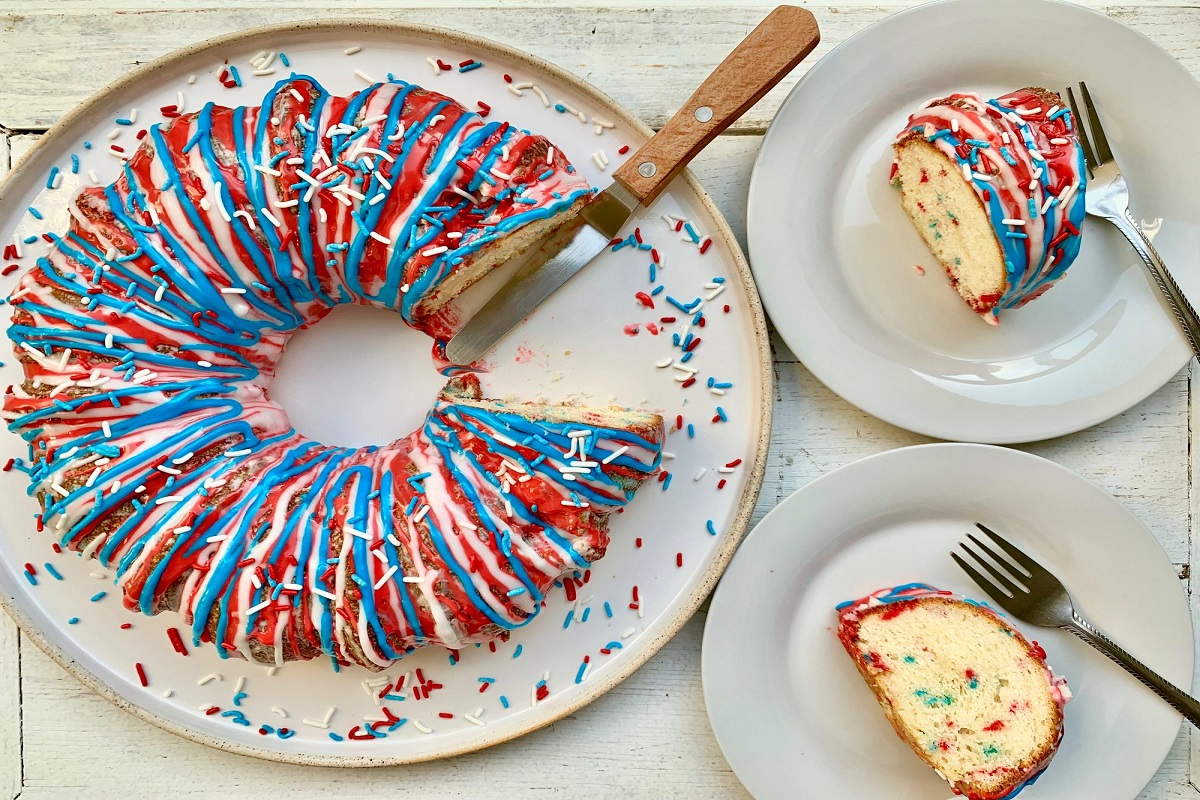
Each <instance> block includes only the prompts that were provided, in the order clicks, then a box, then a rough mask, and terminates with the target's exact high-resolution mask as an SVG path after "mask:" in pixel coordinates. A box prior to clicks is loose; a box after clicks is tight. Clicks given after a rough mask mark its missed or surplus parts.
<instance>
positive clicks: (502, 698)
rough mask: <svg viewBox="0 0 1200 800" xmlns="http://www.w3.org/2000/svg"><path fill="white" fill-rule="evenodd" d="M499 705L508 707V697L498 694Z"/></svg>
mask: <svg viewBox="0 0 1200 800" xmlns="http://www.w3.org/2000/svg"><path fill="white" fill-rule="evenodd" d="M500 705H502V706H504V707H505V708H508V698H507V697H505V696H504V695H500Z"/></svg>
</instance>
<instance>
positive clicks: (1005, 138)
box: [1000, 131, 1012, 144]
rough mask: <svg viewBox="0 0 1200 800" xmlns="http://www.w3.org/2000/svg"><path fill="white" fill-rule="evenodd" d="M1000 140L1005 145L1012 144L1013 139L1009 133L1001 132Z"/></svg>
mask: <svg viewBox="0 0 1200 800" xmlns="http://www.w3.org/2000/svg"><path fill="white" fill-rule="evenodd" d="M1000 139H1001V140H1002V141H1003V142H1004V143H1005V144H1012V137H1011V136H1009V135H1008V131H1001V132H1000Z"/></svg>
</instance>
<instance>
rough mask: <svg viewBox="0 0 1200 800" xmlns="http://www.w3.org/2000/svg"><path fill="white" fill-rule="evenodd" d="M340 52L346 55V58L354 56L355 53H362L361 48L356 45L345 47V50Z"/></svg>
mask: <svg viewBox="0 0 1200 800" xmlns="http://www.w3.org/2000/svg"><path fill="white" fill-rule="evenodd" d="M342 52H343V53H345V54H346V55H348V56H352V55H354V54H355V53H361V52H362V48H361V47H359V46H358V45H354V46H353V47H347V48H346V49H345V50H343V51H342Z"/></svg>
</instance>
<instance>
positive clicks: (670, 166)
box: [446, 6, 821, 364]
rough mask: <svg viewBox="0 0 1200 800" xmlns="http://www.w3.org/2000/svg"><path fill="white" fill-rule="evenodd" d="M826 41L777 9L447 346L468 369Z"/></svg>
mask: <svg viewBox="0 0 1200 800" xmlns="http://www.w3.org/2000/svg"><path fill="white" fill-rule="evenodd" d="M820 40H821V34H820V32H819V31H818V30H817V21H816V20H815V19H814V18H813V15H812V14H811V13H809V12H808V11H806V10H804V9H802V8H797V7H796V6H779V7H778V8H776V9H775V10H774V11H772V12H771V13H770V14H768V15H767V16H766V18H765V19H764V20H763V21H762V22H760V23H759V24H758V26H757V27H755V28H754V30H752V31H751V32H750V34H749V35H748V36H747V37H746V38H745V39H743V40H742V41H741V43H740V44H739V45H738V46H737V47H736V48H735V49H734V51H733V52H732V53H730V54H729V55H728V56H726V58H725V60H724V61H722V62H721V63H720V64H718V65H717V68H716V69H715V70H713V72H712V74H711V75H709V76H708V78H706V79H705V81H704V83H702V84H700V88H699V89H697V90H696V91H695V92H694V93H693V94H692V96H691V97H690V98H688V101H687V102H686V103H684V104H683V107H682V108H680V109H679V111H677V112H676V113H675V115H674V116H673V117H671V119H669V120H668V121H667V124H666V125H664V126H663V127H662V129H661V130H660V131H659V132H658V133H656V134H654V136H652V137H650V140H649V141H648V142H646V144H644V145H642V147H641V149H639V150H638V151H637V152H636V153H634V154H633V155H632V156H630V157H629V159H628V160H627V161H626V162H625V163H624V164H622V165H621V166H620V167H619V168H618V169H617V170H616V171H615V172H614V173H613V182H612V185H611V186H609V187H608V188H607V189H605V190H604V191H603V192H600V193H599V194H598V195H596V196H595V197H594V198H593V199H592V200H591V201H590V202H588V203H587V204H586V205H584V206H583V207H582V208H581V209H579V210H578V211H576V212H574V213H573V215H572V216H570V217H569V218H567V219H565V220H564V221H563V222H562V223H561V224H560V225H559V226H558V227H557V228H556V229H555V230H554V231H553V232H551V233H550V234H549V235H548V236H547V237H546V238H545V239H544V240H543V241H542V243H541V245H540V246H539V247H538V249H537V250H536V251H535V252H534V253H533V255H532V256H531V257H530V258H529V260H528V261H527V262H526V263H525V264H523V265H522V266H521V268H520V269H519V270H518V271H517V272H516V274H515V275H514V276H513V277H512V279H511V280H510V281H509V282H508V283H506V284H505V285H504V286H503V287H502V288H501V289H500V291H499V292H497V293H496V295H495V296H494V297H492V298H491V299H490V300H489V301H488V302H487V304H486V305H484V307H483V308H482V309H480V310H479V312H478V313H477V314H476V315H475V316H474V317H472V318H471V320H470V322H468V323H467V324H466V325H465V326H464V327H463V328H462V330H460V331H459V332H458V333H457V334H456V335H455V336H454V338H452V339H451V340H450V341H449V343H448V344H447V345H446V358H447V359H448V360H449V361H450V362H452V363H454V364H470V363H472V362H473V361H475V360H476V359H478V358H479V357H480V356H481V355H483V354H484V353H485V352H486V351H487V350H489V349H490V348H491V347H492V346H493V345H495V344H496V343H497V342H498V341H500V339H501V338H503V337H504V335H505V334H506V333H508V332H509V331H510V330H512V329H513V328H514V327H516V325H517V323H519V322H520V321H521V320H523V319H524V318H525V317H526V316H528V315H529V313H530V312H531V311H533V310H534V309H535V308H537V307H538V306H539V305H541V303H542V302H543V301H544V300H545V299H546V298H547V297H549V296H550V295H551V294H553V293H554V292H555V291H556V290H557V289H558V288H559V287H560V286H562V285H563V284H564V283H566V282H567V281H568V280H569V279H570V278H571V276H572V275H574V274H575V273H577V272H579V270H581V269H583V268H584V267H585V266H587V264H588V262H590V261H591V260H592V259H593V258H595V257H596V256H597V255H599V254H600V253H601V252H602V251H603V250H604V249H605V248H606V247H608V245H609V242H611V241H612V240H613V239H614V238H616V237H617V234H618V233H619V232H620V230H621V226H622V225H624V224H625V222H626V220H628V219H629V217H630V215H631V214H633V212H634V211H635V210H636V209H637V208H638V207H639V206H648V205H650V204H651V203H653V202H654V200H655V198H657V197H658V196H659V195H660V194H661V193H662V191H663V190H664V189H665V188H666V187H667V184H668V183H670V182H671V180H672V179H673V178H674V177H675V176H676V175H678V174H679V172H680V170H682V169H683V168H684V167H685V166H687V164H688V162H690V161H691V160H692V158H694V157H695V156H696V154H697V153H699V152H700V151H701V150H703V149H704V147H705V145H707V144H708V143H709V142H711V141H712V140H713V139H714V138H716V136H717V135H718V134H720V133H721V132H722V131H724V130H725V129H726V128H728V127H729V125H730V124H731V123H732V122H734V120H736V119H738V118H739V117H741V116H742V114H744V113H745V112H746V111H747V110H748V109H749V108H750V107H751V106H752V105H754V104H755V103H756V102H758V100H759V99H760V98H761V97H762V96H763V95H764V94H766V93H767V92H768V91H769V90H770V89H771V87H773V86H774V85H775V84H777V83H779V81H780V80H781V79H782V78H783V76H785V75H787V74H788V72H790V71H791V70H792V68H793V67H795V66H796V65H797V64H799V63H800V62H801V61H802V60H803V59H804V57H805V56H807V55H808V54H809V53H811V52H812V51H813V48H815V47H816V46H817V43H818V42H819V41H820Z"/></svg>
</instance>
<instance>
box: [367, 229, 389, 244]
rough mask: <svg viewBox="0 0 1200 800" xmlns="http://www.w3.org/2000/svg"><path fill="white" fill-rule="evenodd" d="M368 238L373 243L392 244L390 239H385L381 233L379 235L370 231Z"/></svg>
mask: <svg viewBox="0 0 1200 800" xmlns="http://www.w3.org/2000/svg"><path fill="white" fill-rule="evenodd" d="M370 236H371V238H372V239H374V240H375V241H377V242H382V243H383V244H391V243H392V240H391V239H389V238H387V237H386V236H384V235H383V234H382V233H379V232H378V231H371V233H370Z"/></svg>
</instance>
